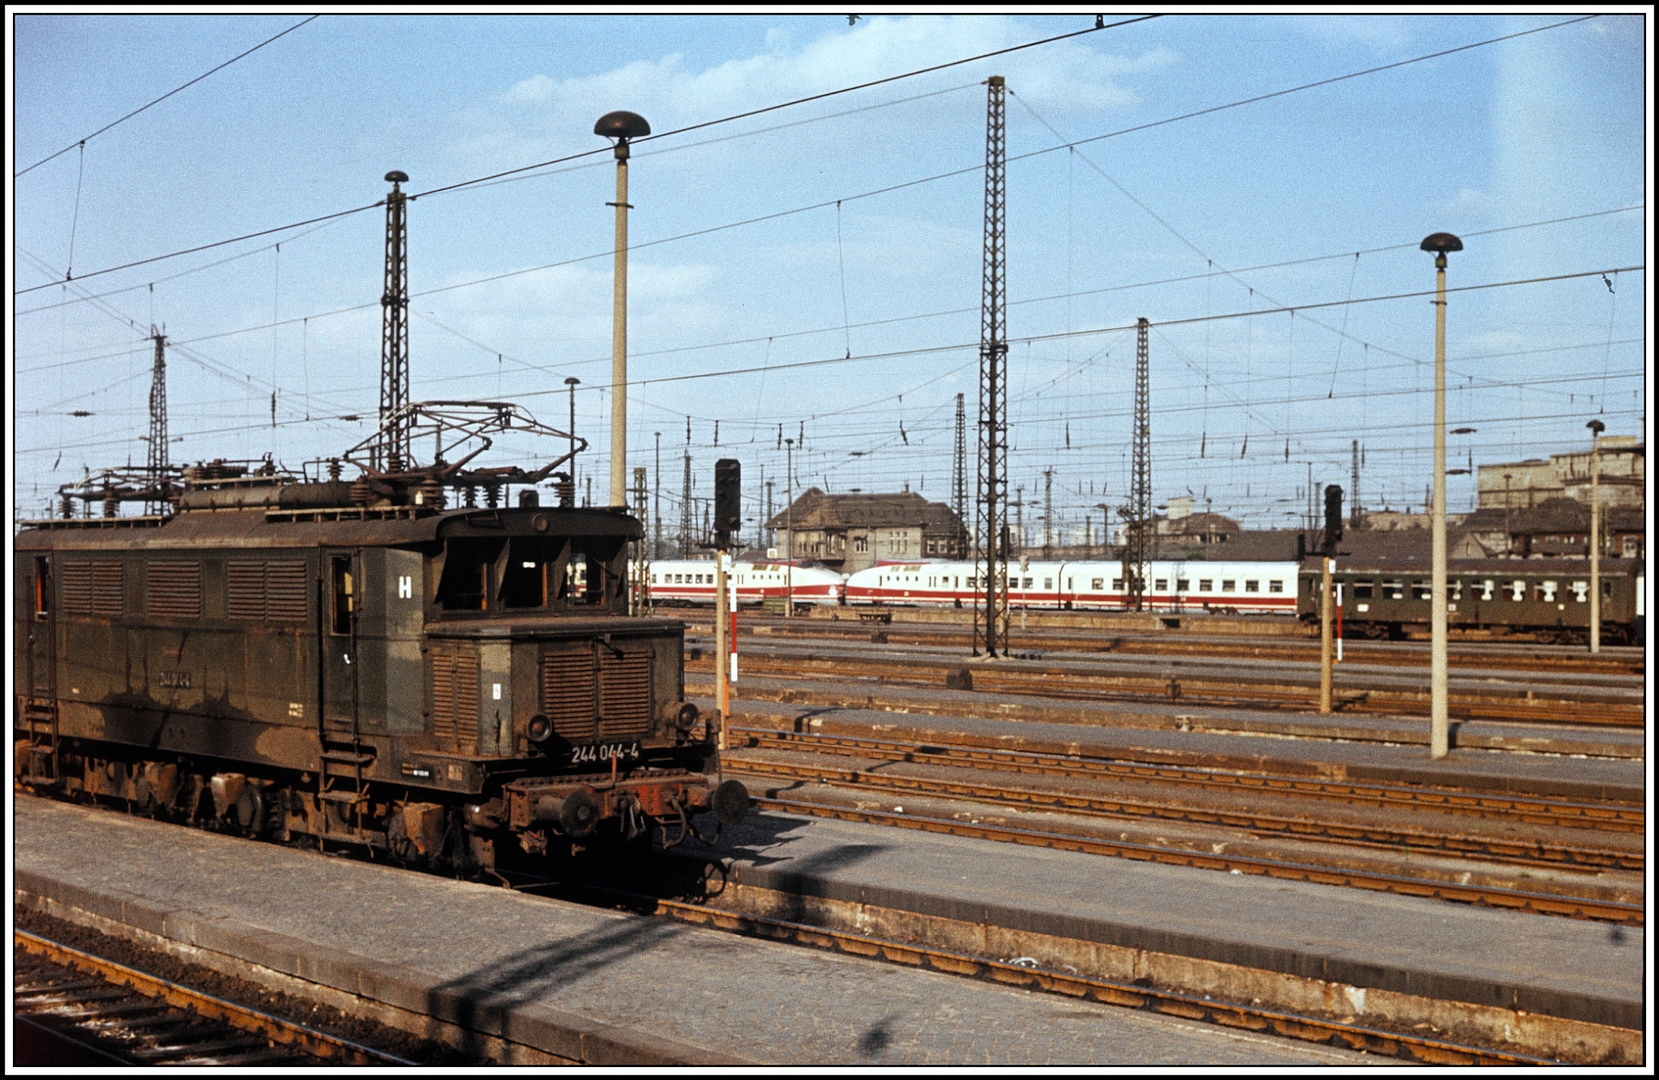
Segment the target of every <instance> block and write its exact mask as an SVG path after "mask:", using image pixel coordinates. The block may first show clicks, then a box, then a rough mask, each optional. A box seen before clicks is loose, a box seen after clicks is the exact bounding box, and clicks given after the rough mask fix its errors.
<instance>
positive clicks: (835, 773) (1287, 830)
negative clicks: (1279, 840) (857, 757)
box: [725, 758, 1644, 873]
mask: <svg viewBox="0 0 1659 1080" xmlns="http://www.w3.org/2000/svg"><path fill="white" fill-rule="evenodd" d="M725 771H726V773H727V774H728V775H732V776H737V777H739V778H740V779H749V778H754V779H760V780H771V781H783V782H785V783H799V784H821V785H826V786H830V787H838V788H846V789H850V790H858V791H871V790H874V791H882V792H888V793H896V794H911V795H919V796H931V797H934V798H943V799H968V800H971V801H974V802H983V803H989V804H992V805H995V806H1002V807H1007V808H1011V809H1020V810H1032V809H1038V810H1056V811H1060V812H1062V813H1066V814H1084V815H1089V816H1095V817H1106V818H1114V819H1119V820H1123V819H1130V820H1135V819H1145V818H1157V819H1160V820H1166V821H1184V822H1190V823H1194V824H1213V825H1222V826H1226V827H1229V828H1237V829H1247V830H1249V831H1250V832H1251V833H1253V834H1267V835H1276V836H1281V837H1288V838H1295V839H1305V840H1319V841H1323V842H1326V843H1335V844H1343V845H1351V846H1360V847H1369V848H1384V849H1388V850H1391V851H1400V850H1410V851H1421V852H1427V853H1434V854H1441V855H1453V856H1462V857H1473V858H1479V859H1482V860H1485V861H1488V862H1499V863H1509V864H1514V865H1520V866H1542V867H1565V868H1572V869H1611V870H1632V871H1636V872H1638V873H1639V872H1640V871H1641V870H1642V868H1643V866H1644V856H1643V853H1642V852H1640V851H1635V850H1619V849H1617V848H1611V849H1610V848H1605V847H1594V846H1590V845H1583V844H1561V843H1550V842H1546V841H1541V840H1531V839H1518V838H1506V837H1500V836H1490V835H1486V836H1483V835H1478V834H1471V833H1466V832H1460V831H1446V830H1443V829H1442V830H1434V829H1418V828H1410V827H1406V826H1398V825H1384V824H1376V823H1365V822H1353V821H1338V820H1330V819H1322V818H1317V817H1312V816H1308V815H1284V814H1273V813H1266V812H1261V811H1253V810H1248V811H1247V810H1236V809H1222V808H1215V807H1205V806H1195V805H1191V804H1182V803H1178V802H1168V801H1156V800H1150V799H1134V798H1127V797H1123V796H1117V795H1105V794H1089V793H1084V792H1078V791H1074V790H1056V789H1052V788H1032V787H1017V786H1012V785H1008V784H981V783H969V782H965V781H963V780H960V779H943V778H932V777H927V776H914V775H908V774H903V773H894V772H881V771H877V770H875V769H859V768H847V767H840V766H833V765H818V764H802V763H796V762H781V761H773V760H756V759H754V758H741V759H733V758H728V759H727V761H726V765H725Z"/></svg>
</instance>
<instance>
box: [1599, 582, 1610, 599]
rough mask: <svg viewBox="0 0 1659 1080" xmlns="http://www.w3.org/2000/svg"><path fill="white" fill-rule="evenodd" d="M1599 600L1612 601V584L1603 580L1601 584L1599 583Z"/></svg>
mask: <svg viewBox="0 0 1659 1080" xmlns="http://www.w3.org/2000/svg"><path fill="white" fill-rule="evenodd" d="M1601 598H1602V599H1603V600H1611V599H1613V583H1612V582H1611V581H1609V580H1605V579H1604V580H1603V581H1602V583H1601Z"/></svg>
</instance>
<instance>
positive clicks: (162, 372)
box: [144, 326, 171, 514]
mask: <svg viewBox="0 0 1659 1080" xmlns="http://www.w3.org/2000/svg"><path fill="white" fill-rule="evenodd" d="M150 339H151V340H152V341H154V342H155V343H156V365H155V373H154V375H152V376H151V378H150V453H149V460H148V461H147V462H146V466H147V468H146V469H145V472H146V473H147V476H148V480H149V487H150V492H151V497H150V498H149V499H146V500H145V502H144V512H145V513H146V514H165V513H167V511H168V510H169V509H170V508H171V506H170V504H169V503H168V501H167V500H166V499H165V498H164V497H163V495H162V492H163V490H164V485H165V484H166V483H167V479H168V477H167V472H168V468H167V336H166V335H165V334H163V333H162V332H161V331H160V330H157V329H156V328H155V327H153V326H152V327H150Z"/></svg>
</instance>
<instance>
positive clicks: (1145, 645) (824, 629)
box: [741, 614, 1647, 675]
mask: <svg viewBox="0 0 1659 1080" xmlns="http://www.w3.org/2000/svg"><path fill="white" fill-rule="evenodd" d="M1315 629H1316V631H1317V628H1315ZM741 630H742V631H745V632H746V636H753V637H755V638H757V639H764V638H767V637H773V638H777V639H781V640H785V641H797V640H811V639H819V640H826V641H863V640H868V639H869V636H870V627H869V624H867V623H853V622H837V621H824V620H820V619H782V618H767V617H763V616H750V615H747V614H746V615H744V617H743V621H742V624H741ZM881 633H883V634H885V635H886V637H887V640H888V643H889V644H894V645H930V646H936V647H942V648H952V647H961V648H968V647H970V646H971V645H972V635H971V633H970V632H969V631H968V629H967V628H964V627H954V626H950V625H946V624H939V623H906V622H894V623H885V624H883V625H882V628H881ZM1315 636H1317V633H1316V634H1315ZM1511 644H1513V642H1512V641H1511V642H1481V643H1474V642H1457V641H1453V642H1451V643H1450V645H1449V648H1450V650H1451V652H1450V656H1451V661H1452V663H1453V664H1456V665H1463V666H1469V665H1474V666H1481V667H1494V668H1514V669H1516V670H1527V671H1537V670H1540V669H1544V670H1549V671H1558V672H1560V673H1562V674H1571V675H1591V674H1596V675H1642V674H1644V673H1645V672H1646V671H1647V657H1646V653H1645V651H1644V650H1642V649H1639V648H1633V649H1630V650H1629V654H1620V653H1618V652H1617V651H1613V652H1612V655H1609V654H1608V652H1604V653H1603V654H1601V655H1598V656H1591V655H1589V654H1588V653H1586V654H1584V655H1582V656H1573V655H1545V656H1539V655H1537V652H1536V650H1532V651H1531V652H1530V653H1522V652H1520V651H1518V650H1512V651H1505V650H1506V646H1508V645H1511ZM1402 645H1404V646H1405V647H1403V648H1402V647H1401V646H1402ZM1412 645H1418V646H1420V648H1412V647H1411V646H1412ZM1009 647H1010V648H1013V649H1016V650H1020V651H1025V650H1041V651H1050V652H1077V653H1114V654H1117V655H1129V656H1205V657H1222V658H1227V659H1238V660H1242V659H1273V660H1287V661H1291V662H1303V663H1314V662H1317V661H1318V659H1319V646H1318V644H1317V643H1316V642H1313V641H1309V640H1307V639H1306V638H1303V637H1291V638H1283V639H1278V638H1257V639H1248V640H1240V635H1228V636H1226V637H1220V636H1201V637H1200V636H1189V635H1187V634H1186V633H1184V632H1179V633H1172V632H1170V631H1164V632H1162V633H1152V634H1135V633H1129V632H1125V631H1121V630H1116V631H1114V630H1092V631H1091V630H1079V629H1060V628H1052V627H1043V628H1030V629H1026V630H1020V629H1011V630H1010V632H1009ZM1343 652H1344V654H1345V656H1346V658H1347V660H1348V661H1349V662H1351V663H1356V664H1376V665H1379V666H1384V665H1386V666H1391V667H1394V666H1397V667H1421V666H1425V665H1427V663H1428V643H1427V642H1417V643H1403V642H1402V643H1380V642H1376V641H1371V640H1368V639H1364V638H1359V639H1354V638H1350V639H1345V640H1344V642H1343Z"/></svg>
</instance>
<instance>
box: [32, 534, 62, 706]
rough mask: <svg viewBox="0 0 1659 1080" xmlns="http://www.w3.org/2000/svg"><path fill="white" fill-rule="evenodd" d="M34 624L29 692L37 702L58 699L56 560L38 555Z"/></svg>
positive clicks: (35, 563)
mask: <svg viewBox="0 0 1659 1080" xmlns="http://www.w3.org/2000/svg"><path fill="white" fill-rule="evenodd" d="M28 588H29V594H30V596H29V609H30V622H29V624H28V627H27V628H26V630H25V633H26V634H27V635H28V652H27V653H25V656H26V658H27V663H28V668H29V670H28V671H27V672H26V673H25V682H26V683H27V684H28V687H29V692H30V694H31V695H32V696H34V697H37V698H48V699H50V698H55V697H56V694H55V692H54V691H55V685H56V683H55V678H54V676H55V675H56V667H57V665H56V664H55V663H54V660H55V659H56V652H57V629H58V627H57V619H56V611H57V604H56V598H55V597H54V596H53V595H52V557H51V556H50V555H36V556H35V557H34V565H33V567H32V568H31V571H30V577H29V584H28Z"/></svg>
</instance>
